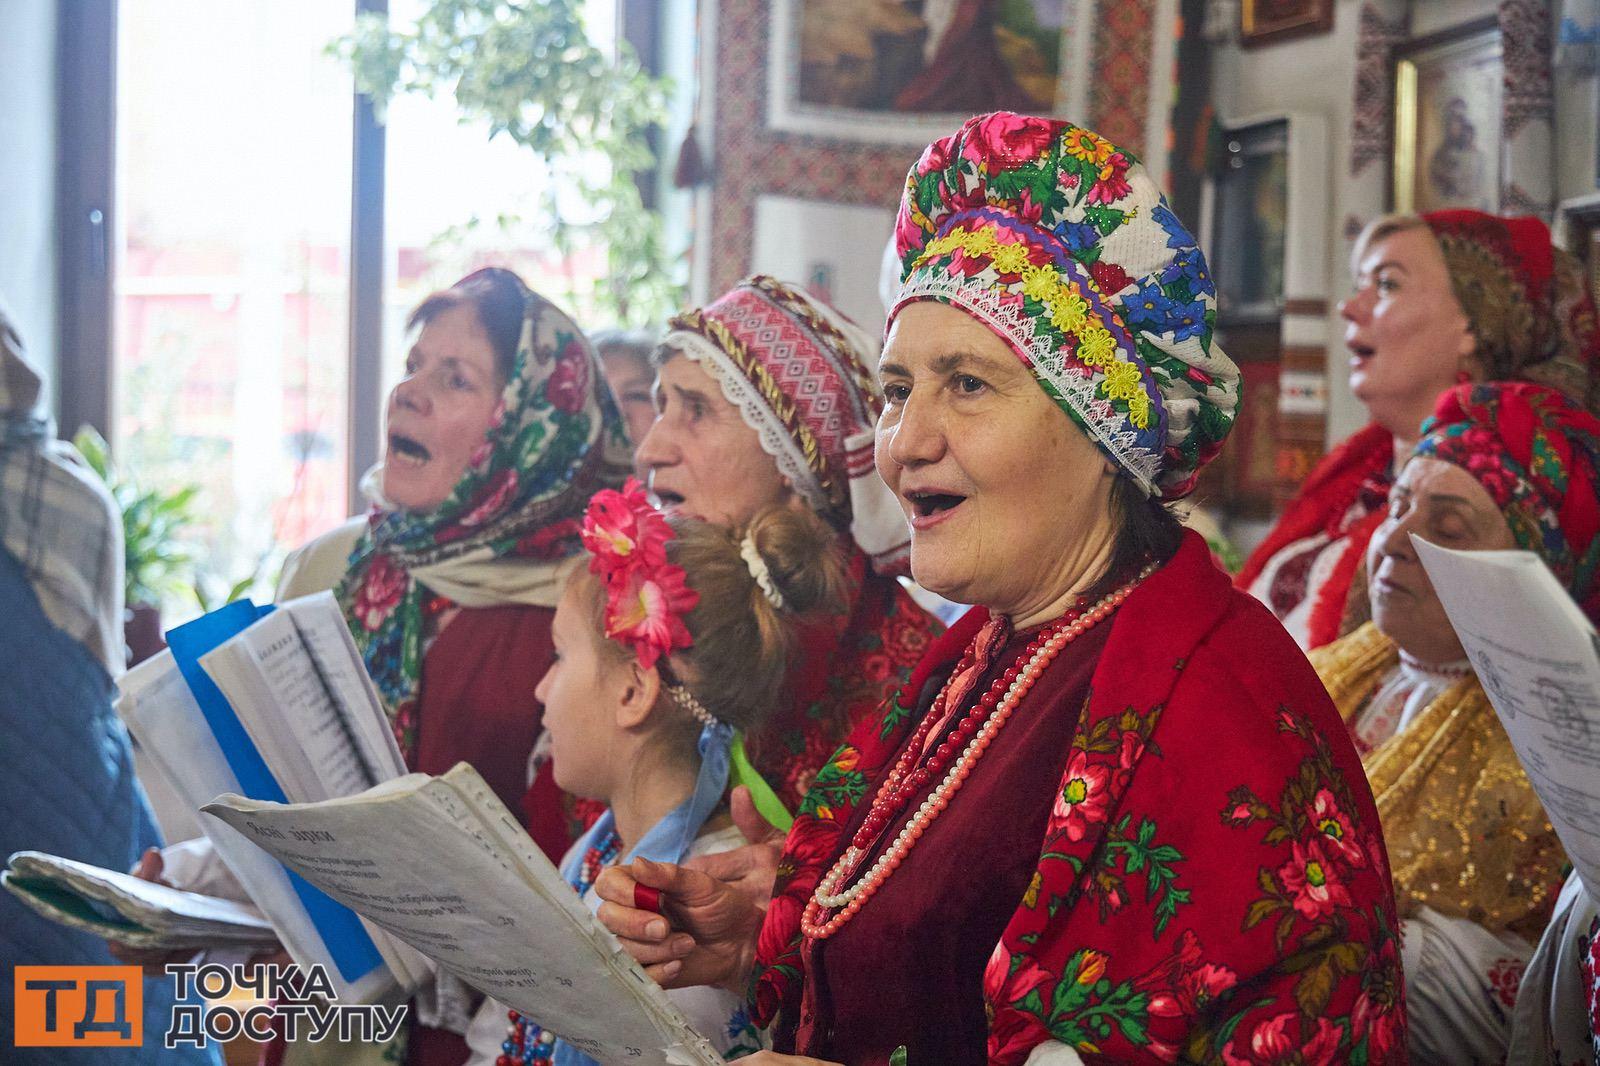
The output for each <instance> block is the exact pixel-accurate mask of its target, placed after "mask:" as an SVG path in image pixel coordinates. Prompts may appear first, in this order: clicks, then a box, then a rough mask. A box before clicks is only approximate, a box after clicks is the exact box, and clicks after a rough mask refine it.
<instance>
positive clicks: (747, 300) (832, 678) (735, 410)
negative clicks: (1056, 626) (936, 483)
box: [638, 275, 940, 820]
mask: <svg viewBox="0 0 1600 1066" xmlns="http://www.w3.org/2000/svg"><path fill="white" fill-rule="evenodd" d="M877 355H878V344H877V342H876V341H874V340H872V339H871V338H870V337H868V336H867V334H866V333H865V332H864V331H863V330H862V329H861V328H860V327H859V326H857V325H856V324H855V323H854V322H852V321H850V320H849V319H848V318H846V317H845V316H843V315H841V314H840V313H839V312H838V311H835V310H834V309H833V308H832V307H829V306H828V305H827V304H825V303H823V302H822V301H821V300H818V299H816V298H815V297H813V296H811V295H809V294H807V293H805V292H802V291H800V290H799V289H798V288H795V287H794V286H791V285H786V284H784V283H783V282H781V281H778V280H777V279H775V278H769V277H764V276H760V275H758V276H755V277H750V278H746V279H745V280H744V281H741V282H740V283H739V284H738V285H736V286H734V287H733V288H732V289H731V290H729V291H728V292H726V293H724V294H723V295H722V296H720V297H718V298H717V299H716V300H714V301H713V302H711V303H710V304H707V305H706V306H705V307H703V308H700V309H698V310H694V311H689V312H687V313H685V314H682V315H679V316H677V317H676V318H674V319H673V320H672V321H671V322H670V323H669V324H668V329H667V335H666V337H665V338H663V339H662V342H661V344H660V346H659V347H658V348H657V349H656V352H655V355H654V356H653V360H654V362H655V364H656V368H657V383H656V404H657V408H658V411H659V414H658V416H657V418H656V420H655V423H654V424H653V425H652V426H651V427H650V432H649V433H647V434H646V435H645V437H644V440H642V441H641V442H640V444H639V452H638V464H639V466H640V468H641V469H644V470H647V471H648V472H649V477H650V487H651V489H652V491H654V492H655V493H656V495H657V496H658V497H659V498H660V499H661V500H662V501H663V503H665V504H667V505H668V506H670V507H673V508H676V509H678V510H681V511H683V512H685V513H687V514H691V515H698V516H700V517H703V518H707V519H709V520H711V521H713V522H716V523H718V524H719V525H725V526H739V525H743V524H744V523H746V522H748V521H749V520H750V518H751V517H752V516H753V515H755V514H756V513H757V512H758V511H759V510H760V509H762V508H764V507H769V506H772V505H774V504H778V503H783V502H791V503H794V504H796V505H798V506H803V507H806V508H809V509H810V510H812V511H814V512H816V513H817V514H818V515H820V516H822V517H823V518H824V519H825V520H826V521H827V522H829V523H830V524H831V525H832V526H833V528H834V529H835V530H837V531H838V533H839V537H840V546H841V547H842V548H843V549H844V551H845V556H846V560H847V566H848V570H849V575H850V581H849V589H850V591H849V594H848V602H847V604H846V606H845V609H844V610H843V611H842V612H840V613H838V614H836V615H835V616H833V617H832V618H831V619H829V620H828V621H827V622H825V623H820V624H811V625H809V626H806V627H804V628H803V629H802V631H801V639H800V649H799V653H798V655H797V656H796V662H795V664H794V666H793V667H792V668H791V670H790V673H789V681H788V685H787V689H786V691H787V701H788V706H786V707H784V708H781V709H780V710H779V711H778V713H777V714H775V715H773V716H772V718H771V720H770V721H769V722H768V723H767V724H766V725H764V726H763V728H762V729H761V730H760V731H759V732H757V733H756V734H754V735H752V736H750V737H748V738H746V740H745V743H746V745H747V747H748V750H749V757H750V760H751V763H752V764H753V765H754V767H755V769H756V770H757V771H758V772H759V773H760V774H761V776H762V777H763V778H765V779H766V780H767V781H768V782H770V783H771V785H772V787H773V788H774V789H775V790H776V792H777V794H778V798H779V799H780V800H781V801H782V802H783V803H784V804H785V805H786V806H787V808H788V809H789V810H791V811H792V810H794V809H795V808H796V807H797V806H798V805H799V803H800V801H801V800H802V799H803V798H804V797H805V794H806V791H807V789H809V788H810V787H811V783H812V780H813V779H814V778H815V776H816V773H817V770H818V769H820V768H821V766H822V764H823V763H825V762H827V760H828V756H830V755H832V754H833V752H834V749H836V748H837V747H838V746H839V742H840V741H842V740H843V739H844V738H845V736H846V735H847V734H848V733H849V732H850V730H851V729H853V728H854V727H855V726H856V725H857V724H859V723H860V722H862V721H864V720H866V719H868V718H872V719H876V717H877V715H878V714H879V713H880V712H881V711H882V709H883V704H884V701H885V700H886V699H887V698H888V697H889V696H890V695H891V694H892V693H893V692H894V690H895V688H896V687H897V686H899V685H901V684H902V683H904V681H905V679H906V677H907V676H908V675H909V674H910V672H911V668H912V667H913V666H914V665H916V662H917V660H918V659H919V658H921V657H922V653H923V652H924V651H926V650H927V647H928V643H929V641H930V640H931V639H932V637H933V636H934V635H935V634H937V633H938V632H939V629H940V626H939V624H938V623H937V622H936V621H935V620H934V619H933V618H932V617H930V616H929V615H928V614H927V613H926V612H925V611H923V610H922V608H921V607H919V606H917V603H916V601H915V600H913V599H912V598H911V595H910V593H909V592H907V590H906V589H905V588H903V587H902V586H901V584H900V582H899V581H898V580H896V577H895V575H896V574H897V573H900V572H903V571H904V569H905V559H906V544H907V541H908V540H909V532H908V530H907V529H906V523H905V518H904V517H903V516H902V515H901V514H900V508H899V507H898V506H896V504H895V502H894V497H893V496H892V495H891V494H890V492H889V490H888V489H887V488H886V487H885V486H884V484H883V482H882V481H880V480H879V479H878V477H877V475H876V474H875V473H874V472H873V470H872V425H873V423H874V422H875V421H876V420H877V418H878V412H879V411H880V410H882V408H883V397H882V395H881V394H880V392H879V391H878V387H877V383H876V382H875V381H873V379H872V371H871V369H870V368H871V366H872V364H873V363H874V362H875V361H876V360H877ZM780 820H782V819H781V818H780Z"/></svg>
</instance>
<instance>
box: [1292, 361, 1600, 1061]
mask: <svg viewBox="0 0 1600 1066" xmlns="http://www.w3.org/2000/svg"><path fill="white" fill-rule="evenodd" d="M1423 428H1424V430H1425V433H1424V436H1423V437H1422V440H1421V441H1420V442H1419V443H1418V444H1417V447H1416V450H1415V452H1414V453H1413V457H1412V458H1411V460H1410V461H1409V462H1408V463H1407V464H1406V465H1405V467H1404V468H1403V469H1402V470H1401V473H1400V477H1399V479H1398V480H1397V481H1396V482H1395V485H1394V488H1393V489H1392V490H1391V491H1390V494H1389V507H1388V510H1387V511H1386V512H1385V517H1384V521H1383V523H1382V524H1381V525H1379V527H1378V529H1377V531H1376V532H1375V533H1374V534H1373V536H1372V543H1371V546H1370V547H1369V548H1368V552H1367V568H1368V573H1369V574H1370V575H1371V581H1370V583H1369V586H1368V592H1369V595H1370V597H1371V601H1372V619H1373V620H1372V621H1371V622H1368V623H1366V624H1365V625H1363V626H1362V627H1361V628H1359V629H1357V630H1355V631H1354V632H1352V633H1351V634H1350V635H1348V636H1346V637H1344V638H1342V639H1340V640H1338V641H1336V642H1334V643H1333V644H1330V645H1329V646H1327V647H1325V648H1321V649H1318V650H1317V651H1316V652H1314V653H1313V654H1312V662H1313V664H1314V665H1315V666H1316V668H1317V671H1318V673H1319V674H1320V675H1321V676H1322V679H1323V681H1324V682H1325V683H1326V684H1327V686H1328V691H1329V693H1330V694H1331V695H1332V696H1333V700H1334V703H1335V704H1337V705H1338V707H1339V710H1340V712H1341V713H1343V715H1344V716H1345V718H1346V719H1347V720H1348V722H1349V724H1350V727H1351V729H1352V731H1353V733H1354V735H1355V739H1356V746H1357V747H1358V748H1359V749H1361V751H1362V752H1363V755H1362V761H1363V763H1364V764H1365V766H1366V770H1367V777H1368V778H1369V780H1370V781H1371V782H1372V789H1373V792H1374V794H1375V795H1376V796H1377V800H1378V813H1379V814H1380V816H1381V817H1382V819H1383V829H1384V838H1385V841H1386V842H1387V844H1388V849H1389V858H1390V861H1391V863H1392V864H1393V872H1394V882H1395V895H1396V898H1397V899H1398V900H1399V903H1400V908H1401V913H1402V914H1403V915H1404V921H1403V927H1404V930H1405V937H1404V941H1405V952H1404V956H1405V974H1406V989H1407V1001H1408V1004H1409V1008H1410V1017H1411V1039H1412V1049H1411V1050H1412V1058H1413V1061H1419V1062H1438V1063H1464V1062H1499V1061H1501V1060H1502V1059H1503V1057H1504V1055H1505V1051H1506V1038H1507V1026H1508V1021H1509V1016H1510V1013H1511V1007H1512V1004H1513V1002H1514V1000H1515V997H1516V992H1517V985H1518V982H1519V980H1520V979H1521V976H1522V968H1523V964H1524V963H1526V962H1527V960H1528V957H1529V956H1530V955H1531V954H1532V953H1533V944H1532V942H1533V941H1535V940H1537V939H1538V936H1539V934H1540V932H1541V931H1542V930H1543V929H1544V925H1545V921H1546V919H1547V918H1548V917H1549V915H1550V908H1551V904H1552V903H1553V901H1554V899H1555V896H1556V892H1557V890H1558V889H1559V887H1560V884H1561V867H1562V863H1563V862H1564V861H1565V854H1564V852H1563V851H1562V849H1561V845H1560V843H1559V841H1557V839H1556V835H1555V831H1554V830H1553V829H1552V828H1551V826H1550V823H1549V820H1548V819H1547V818H1546V817H1545V813H1544V808H1543V807H1542V806H1540V803H1539V799H1538V797H1537V796H1536V795H1535V794H1534V791H1533V788H1532V786H1531V785H1530V784H1529V783H1528V779H1527V776H1526V775H1525V774H1524V773H1523V770H1522V767H1521V764H1520V763H1519V762H1518V760H1517V756H1516V752H1515V751H1514V750H1513V749H1512V747H1511V741H1510V739H1509V738H1508V737H1507V736H1506V734H1505V731H1504V729H1502V728H1501V725H1500V721H1499V719H1498V718H1497V717H1496V716H1495V712H1494V708H1493V707H1492V706H1490V703H1489V700H1488V697H1487V696H1485V695H1484V690H1483V685H1482V684H1481V683H1480V681H1479V679H1478V677H1477V676H1476V675H1475V674H1474V672H1473V670H1472V667H1471V665H1470V664H1469V663H1468V662H1467V661H1466V657H1465V653H1464V652H1463V651H1462V650H1461V642H1460V640H1459V639H1458V638H1457V637H1456V634H1455V630H1454V629H1453V628H1452V627H1451V625H1450V621H1449V619H1448V618H1447V617H1446V616H1445V613H1444V609H1443V607H1442V606H1441V605H1440V603H1439V597H1438V594H1437V593H1436V592H1435V591H1434V589H1433V586H1432V584H1431V583H1430V582H1429V580H1428V575H1427V573H1426V571H1424V570H1423V568H1422V565H1421V563H1420V562H1419V561H1418V559H1417V554H1416V550H1415V549H1414V548H1413V546H1412V544H1411V536H1412V535H1413V534H1415V535H1417V536H1420V537H1423V538H1424V539H1426V540H1429V541H1431V542H1433V543H1435V544H1440V545H1442V546H1444V547H1449V548H1457V549H1462V550H1488V549H1496V548H1512V547H1519V548H1524V549H1527V550H1529V551H1533V552H1536V553H1537V554H1538V555H1539V556H1540V557H1541V558H1543V559H1544V560H1545V562H1546V563H1548V564H1549V566H1550V569H1551V570H1552V571H1554V573H1555V574H1556V576H1557V578H1558V579H1560V580H1561V581H1562V582H1563V583H1565V584H1566V586H1567V588H1568V590H1569V591H1570V592H1571V593H1572V596H1573V598H1574V599H1575V600H1577V601H1578V604H1579V606H1581V607H1582V608H1583V609H1584V611H1585V612H1586V613H1587V614H1588V615H1589V616H1590V617H1591V618H1597V617H1600V585H1597V584H1596V576H1597V575H1596V559H1597V556H1596V550H1597V549H1596V544H1597V541H1596V534H1597V533H1600V504H1597V495H1596V491H1597V488H1600V486H1597V483H1596V461H1597V460H1600V421H1597V420H1596V419H1595V417H1594V416H1593V415H1591V414H1589V413H1588V412H1586V411H1584V410H1583V409H1582V408H1580V407H1578V406H1577V405H1576V404H1574V403H1573V402H1572V401H1570V400H1568V399H1566V398H1565V397H1564V396H1562V395H1561V394H1560V393H1558V392H1556V391H1555V390H1553V389H1549V388H1546V387H1544V386H1539V385H1532V384H1527V383H1521V382H1517V383H1492V384H1485V385H1464V386H1459V387H1457V388H1455V389H1452V390H1450V391H1449V392H1447V393H1445V394H1444V395H1443V396H1441V397H1440V399H1439V404H1438V408H1437V412H1436V414H1435V417H1434V418H1433V419H1432V420H1431V421H1430V422H1428V423H1427V424H1426V425H1425V426H1424V427H1423Z"/></svg>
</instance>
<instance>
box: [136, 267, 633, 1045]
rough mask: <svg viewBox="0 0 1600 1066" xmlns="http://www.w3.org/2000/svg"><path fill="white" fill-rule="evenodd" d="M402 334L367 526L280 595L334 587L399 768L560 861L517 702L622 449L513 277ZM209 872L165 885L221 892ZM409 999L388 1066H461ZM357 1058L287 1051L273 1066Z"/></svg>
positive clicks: (561, 830) (572, 339)
mask: <svg viewBox="0 0 1600 1066" xmlns="http://www.w3.org/2000/svg"><path fill="white" fill-rule="evenodd" d="M407 325H408V329H410V330H411V331H414V333H415V337H414V340H413V343H412V345H411V347H410V349H409V351H408V353H407V356H406V367H405V374H404V376H403V377H402V378H401V379H400V382H399V383H398V384H397V385H395V387H394V391H393V392H392V393H391V394H390V396H389V405H388V412H387V416H386V425H385V450H384V457H383V462H382V463H381V464H380V465H379V466H378V467H376V468H375V469H374V470H373V471H372V472H371V473H369V474H368V475H367V477H366V478H365V479H364V481H363V488H364V490H365V491H366V492H367V494H368V496H369V497H370V498H371V499H372V500H373V508H372V511H371V512H370V514H369V515H368V516H367V517H366V518H364V519H360V520H354V521H352V522H351V523H347V524H346V525H345V526H343V527H340V528H339V529H337V530H334V531H332V532H330V533H328V534H325V535H324V536H323V537H321V538H318V539H317V540H315V541H313V542H311V543H310V544H308V545H306V546H305V547H304V548H302V549H301V550H300V551H298V552H296V553H295V554H293V555H292V556H291V557H290V558H289V560H288V561H287V562H286V563H285V566H284V574H283V579H282V581H281V582H280V585H279V591H278V595H279V598H280V599H286V598H291V597H294V596H300V595H305V594H308V593H311V592H316V591H319V590H322V589H327V588H329V587H330V586H336V587H335V592H336V594H337V595H338V597H339V602H340V604H341V605H342V606H343V608H344V611H345V617H346V619H347V620H348V622H349V625H350V629H351V632H352V633H353V634H354V636H355V641H356V645H357V647H358V648H359V649H360V652H361V655H362V658H363V660H364V661H365V663H366V666H367V671H368V673H370V674H371V675H372V679H373V681H374V683H375V684H376V686H377V689H378V693H379V695H380V697H381V698H382V700H383V705H384V709H385V710H386V711H387V712H388V715H389V718H390V721H391V724H392V726H393V728H394V731H395V736H396V738H397V739H398V740H399V742H400V749H401V752H402V753H403V754H404V756H405V759H406V765H407V766H409V767H410V768H411V769H412V770H416V771H420V772H423V773H433V774H438V773H443V772H444V771H446V770H448V769H449V768H450V767H451V766H453V765H455V764H456V763H457V762H460V761H466V762H469V763H471V764H472V765H473V766H474V767H475V768H476V769H477V770H478V772H479V773H481V774H482V775H483V777H484V779H485V780H486V781H487V782H488V783H489V785H490V787H491V788H493V789H494V790H495V792H496V794H497V795H499V796H500V798H501V799H502V800H503V801H505V803H506V804H507V805H508V806H509V807H510V808H511V809H512V810H516V809H518V808H519V807H523V808H525V810H526V812H527V814H528V816H529V826H528V828H529V831H530V833H531V834H532V835H533V837H534V839H535V840H536V841H537V842H538V843H539V845H540V846H541V847H542V848H543V849H544V850H545V852H546V853H547V854H549V855H551V856H552V857H554V858H559V857H560V856H561V854H562V853H563V852H564V851H565V850H566V848H567V846H568V845H569V844H571V842H572V840H573V839H574V838H575V836H576V832H577V829H578V828H581V827H574V826H573V825H572V824H571V822H572V818H571V817H570V815H571V813H572V812H571V810H570V804H568V803H566V802H565V797H563V796H562V794H561V793H560V791H559V790H558V789H557V788H556V787H555V784H554V779H553V777H551V776H550V775H549V774H548V772H547V771H546V772H542V773H541V774H540V775H539V777H538V778H537V779H536V780H535V782H534V786H533V788H532V789H531V790H530V789H529V787H528V766H529V759H530V755H531V753H532V751H533V747H534V742H535V740H536V739H537V737H538V735H539V731H540V715H541V706H540V703H539V701H538V700H537V699H536V698H535V695H534V689H535V687H536V686H537V685H538V682H539V679H540V677H542V676H543V675H544V673H545V670H546V669H547V668H548V666H549V665H550V662H551V661H552V657H553V654H554V651H553V645H552V641H551V635H550V625H551V620H552V619H553V617H554V614H555V607H556V604H557V603H558V602H559V601H560V599H561V593H562V589H563V587H564V584H565V579H566V574H567V571H568V569H569V567H570V566H571V565H572V564H573V563H574V561H575V560H576V559H578V558H579V557H580V555H581V552H582V547H581V544H580V540H579V531H580V522H581V519H582V517H583V512H584V507H585V505H586V504H587V502H588V500H589V497H590V496H591V495H592V494H593V493H594V492H595V491H596V490H598V489H601V488H605V487H611V486H615V485H619V484H621V482H622V480H623V478H624V477H625V476H626V474H627V470H628V462H629V455H628V447H627V440H626V437H625V435H624V434H623V432H622V428H621V426H622V423H621V420H620V418H619V416H618V415H617V412H616V409H615V406H614V405H613V403H612V400H611V397H610V394H609V393H608V392H607V391H606V389H605V386H604V384H603V381H604V378H603V377H602V375H601V371H600V366H599V363H598V360H597V358H596V356H595V353H594V351H593V349H592V348H591V347H590V344H589V342H588V340H587V339H585V337H584V335H583V333H582V332H580V331H579V329H578V327H577V326H576V325H575V324H574V323H573V322H572V320H571V319H570V318H568V317H567V316H566V315H565V314H563V313H562V312H561V311H560V310H558V309H557V308H556V307H555V306H554V305H552V304H551V303H549V302H548V301H547V300H545V299H544V298H543V297H541V296H539V295H538V294H537V293H534V292H532V291H530V290H529V289H528V288H527V287H526V286H525V285H524V284H523V283H522V280H521V279H520V278H518V277H517V276H516V275H515V274H513V273H512V272H510V271H508V270H500V269H494V268H490V269H486V270H480V271H477V272H476V273H473V274H471V275H468V276H467V277H465V278H463V279H462V280H461V281H459V282H457V283H456V284H455V285H454V286H452V287H451V288H449V289H446V290H444V291H442V292H439V293H436V294H434V295H432V296H430V297H428V298H427V299H426V300H424V301H423V302H422V303H421V304H420V305H419V306H418V307H417V309H416V310H415V311H414V312H412V314H411V317H410V319H409V321H408V323H407ZM595 813H598V811H596V812H595ZM184 858H185V859H188V858H190V857H189V856H184ZM183 865H185V866H190V867H192V866H193V865H195V864H194V863H192V862H186V863H184V864H183ZM160 872H161V867H160V866H159V865H147V866H146V868H145V873H146V874H148V875H152V876H153V875H156V874H159V873H160ZM208 872H209V871H207V870H205V869H203V868H202V869H201V870H199V871H195V876H190V875H189V874H187V873H186V872H184V871H182V870H181V869H180V870H179V871H178V872H177V873H176V879H178V880H180V881H182V882H183V884H182V885H181V886H180V887H189V888H197V889H210V888H220V886H214V885H211V884H207V883H206V875H207V873H208ZM168 874H169V876H173V874H174V872H173V871H171V870H169V871H168ZM220 890H221V891H222V892H223V894H227V891H226V889H220ZM454 993H459V995H456V994H454ZM427 998H428V1002H426V1003H421V1001H419V1004H420V1005H419V1009H418V1015H419V1017H420V1018H421V1019H423V1020H425V1021H426V1022H428V1023H430V1024H418V1025H414V1026H413V1027H412V1029H411V1031H410V1034H409V1044H408V1048H407V1058H406V1061H408V1062H410V1063H414V1064H426V1066H447V1064H450V1066H453V1064H458V1063H461V1062H464V1061H466V1057H467V1048H466V1045H465V1043H464V1042H463V1040H462V1038H461V1036H460V1035H459V1034H460V1033H461V1032H463V1031H464V1030H465V1028H466V1026H467V1023H468V1022H469V1020H470V1016H471V1010H472V1004H471V1002H470V1001H469V997H468V993H467V990H466V989H465V986H461V985H459V984H453V983H452V982H451V981H450V980H448V979H441V981H440V982H439V984H438V986H437V988H436V990H435V993H433V994H430V996H429V997H427ZM360 1054H361V1053H360V1052H359V1051H358V1050H357V1049H356V1048H354V1047H348V1046H333V1045H296V1046H295V1047H293V1048H291V1049H289V1051H288V1059H289V1060H290V1061H292V1062H295V1063H310V1062H314V1061H318V1062H320V1061H328V1062H334V1061H336V1062H339V1063H341V1064H344V1063H351V1062H356V1061H364V1060H362V1059H358V1058H357V1056H358V1055H360ZM368 1054H369V1055H376V1051H375V1050H372V1049H369V1051H368Z"/></svg>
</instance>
